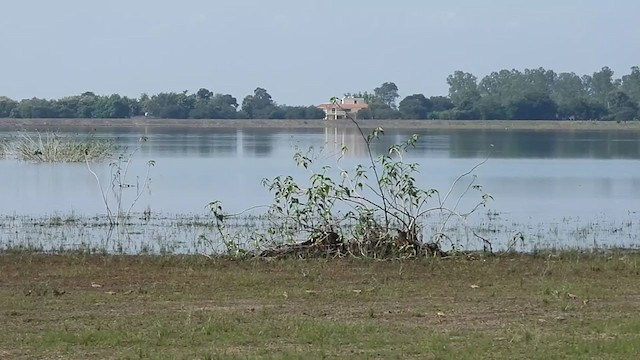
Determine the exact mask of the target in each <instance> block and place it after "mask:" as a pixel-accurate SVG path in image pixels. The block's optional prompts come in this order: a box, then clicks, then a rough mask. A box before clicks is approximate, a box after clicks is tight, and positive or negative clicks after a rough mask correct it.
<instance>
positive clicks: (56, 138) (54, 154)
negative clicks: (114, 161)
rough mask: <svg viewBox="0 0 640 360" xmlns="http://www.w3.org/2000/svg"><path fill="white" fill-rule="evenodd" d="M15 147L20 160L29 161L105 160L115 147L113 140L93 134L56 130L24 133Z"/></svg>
mask: <svg viewBox="0 0 640 360" xmlns="http://www.w3.org/2000/svg"><path fill="white" fill-rule="evenodd" d="M13 148H14V149H15V153H16V156H17V158H18V159H19V160H22V161H29V162H83V161H86V160H89V161H103V160H105V159H106V158H108V157H109V156H110V155H111V154H112V153H113V151H114V149H115V147H114V144H113V142H112V141H108V140H102V139H96V138H94V137H93V136H87V137H71V136H61V135H60V134H58V133H55V132H46V133H44V134H42V133H40V132H38V133H37V134H35V135H32V134H28V133H23V134H21V135H20V136H19V137H18V139H17V140H16V143H15V144H14V146H13Z"/></svg>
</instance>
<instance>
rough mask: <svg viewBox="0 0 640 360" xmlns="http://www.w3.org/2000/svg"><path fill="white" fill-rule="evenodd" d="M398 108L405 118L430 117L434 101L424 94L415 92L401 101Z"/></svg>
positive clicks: (420, 118) (419, 118)
mask: <svg viewBox="0 0 640 360" xmlns="http://www.w3.org/2000/svg"><path fill="white" fill-rule="evenodd" d="M398 110H400V114H402V117H403V118H404V119H416V120H423V119H428V118H429V113H431V111H432V110H433V103H432V102H431V100H429V99H427V98H426V97H425V96H424V95H422V94H413V95H409V96H407V97H405V98H404V99H402V101H400V105H399V107H398Z"/></svg>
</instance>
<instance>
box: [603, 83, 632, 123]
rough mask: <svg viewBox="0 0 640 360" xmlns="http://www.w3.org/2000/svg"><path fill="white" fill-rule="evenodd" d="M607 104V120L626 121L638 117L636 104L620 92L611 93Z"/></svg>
mask: <svg viewBox="0 0 640 360" xmlns="http://www.w3.org/2000/svg"><path fill="white" fill-rule="evenodd" d="M607 103H608V104H609V116H607V120H618V121H628V120H633V119H635V118H636V117H637V116H638V104H636V102H635V101H633V100H632V99H631V98H630V97H629V95H627V94H626V93H625V92H623V91H621V90H616V91H612V92H611V93H610V94H609V98H608V100H607Z"/></svg>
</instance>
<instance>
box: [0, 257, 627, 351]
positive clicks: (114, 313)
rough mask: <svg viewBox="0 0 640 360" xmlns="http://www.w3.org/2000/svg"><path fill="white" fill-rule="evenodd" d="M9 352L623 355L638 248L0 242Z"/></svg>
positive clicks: (0, 344) (3, 341) (1, 342)
mask: <svg viewBox="0 0 640 360" xmlns="http://www.w3.org/2000/svg"><path fill="white" fill-rule="evenodd" d="M0 274H2V277H1V280H0V309H1V310H0V322H1V323H2V326H3V332H4V334H3V336H2V337H0V357H6V358H56V357H61V358H78V359H82V358H89V357H91V358H118V359H120V358H185V359H193V358H220V357H240V358H247V357H249V358H255V357H277V358H301V357H304V358H319V357H351V358H372V357H373V358H400V357H402V358H427V359H428V358H434V359H435V358H469V359H477V358H503V359H514V358H540V359H543V358H544V359H547V358H594V357H598V358H633V357H635V355H637V353H638V351H640V335H639V334H640V315H638V314H639V313H640V312H639V310H640V286H639V285H640V276H639V274H640V255H638V254H634V253H609V254H604V255H582V254H577V253H564V254H561V255H544V256H542V255H538V256H533V255H526V256H525V255H503V256H496V257H486V258H485V257H479V256H469V257H459V258H448V259H423V260H414V261H396V262H393V261H383V262H381V261H365V260H354V259H342V260H327V259H313V260H295V259H289V260H274V261H267V260H250V261H234V260H230V259H226V260H225V259H214V260H209V259H206V258H202V257H180V256H173V257H151V256H149V257H145V256H89V255H77V254H76V255H74V254H66V255H49V256H47V255H36V254H30V253H24V254H20V253H14V254H9V255H3V256H2V257H0Z"/></svg>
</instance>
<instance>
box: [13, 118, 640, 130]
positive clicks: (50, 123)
mask: <svg viewBox="0 0 640 360" xmlns="http://www.w3.org/2000/svg"><path fill="white" fill-rule="evenodd" d="M358 124H359V125H360V127H362V128H365V129H373V128H376V127H382V128H385V129H424V130H541V131H545V130H568V131H583V130H588V131H614V130H624V131H640V121H630V122H622V123H617V122H615V121H568V120H359V121H358ZM84 127H86V128H92V129H97V128H108V127H117V128H177V129H180V128H184V129H218V128H219V129H232V128H262V129H324V128H327V127H329V128H335V127H345V128H349V127H355V126H354V125H353V124H352V123H350V122H349V121H348V120H347V121H338V122H336V121H327V120H264V119H262V120H261V119H229V120H210V119H206V120H196V119H147V118H131V119H8V118H3V119H0V130H5V131H6V130H13V131H15V130H62V129H68V128H84Z"/></svg>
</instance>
